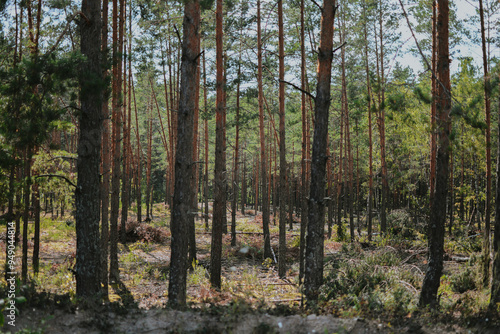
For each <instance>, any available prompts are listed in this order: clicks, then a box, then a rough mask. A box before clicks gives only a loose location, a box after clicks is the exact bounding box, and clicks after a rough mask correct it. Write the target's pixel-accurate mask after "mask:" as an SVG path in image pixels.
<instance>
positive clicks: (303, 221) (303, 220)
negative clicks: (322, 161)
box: [299, 0, 308, 284]
mask: <svg viewBox="0 0 500 334" xmlns="http://www.w3.org/2000/svg"><path fill="white" fill-rule="evenodd" d="M304 2H305V0H301V1H300V55H301V56H300V59H301V62H300V88H301V89H302V95H301V100H300V101H301V102H300V109H301V112H302V150H301V153H302V157H301V160H300V167H301V191H300V192H301V196H300V197H299V199H300V245H299V252H300V253H299V284H300V283H301V282H302V279H303V278H304V261H305V250H306V231H307V200H306V198H307V195H306V194H307V162H306V160H307V149H308V145H307V135H308V132H307V109H306V108H307V107H306V94H305V91H306V89H307V85H306V75H307V73H306V39H305V19H304V15H305V13H304V12H305V8H304V7H305V3H304Z"/></svg>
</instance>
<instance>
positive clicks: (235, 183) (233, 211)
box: [231, 41, 241, 246]
mask: <svg viewBox="0 0 500 334" xmlns="http://www.w3.org/2000/svg"><path fill="white" fill-rule="evenodd" d="M240 77H241V41H240V50H239V59H238V74H237V79H236V80H237V84H236V120H235V122H236V138H235V141H234V163H233V198H232V203H231V246H236V210H237V202H238V166H239V147H240V81H241V80H240Z"/></svg>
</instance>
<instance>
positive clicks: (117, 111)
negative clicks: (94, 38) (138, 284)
mask: <svg viewBox="0 0 500 334" xmlns="http://www.w3.org/2000/svg"><path fill="white" fill-rule="evenodd" d="M122 1H123V0H120V7H121V2H122ZM119 12H120V8H119V7H118V0H113V78H112V88H113V92H112V108H113V110H112V136H113V143H112V145H113V147H112V156H113V161H112V169H113V173H112V176H111V214H110V247H109V253H110V254H109V255H110V264H109V279H110V281H111V282H118V280H119V276H120V272H119V268H118V211H119V208H120V175H121V171H120V160H121V156H120V153H121V152H120V147H121V122H122V118H121V116H122V111H121V104H122V96H121V87H122V78H121V57H120V49H121V48H120V46H119V44H120V43H119V34H118V25H119V24H118V16H119Z"/></svg>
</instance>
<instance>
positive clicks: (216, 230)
mask: <svg viewBox="0 0 500 334" xmlns="http://www.w3.org/2000/svg"><path fill="white" fill-rule="evenodd" d="M215 17H216V19H215V22H216V32H215V33H216V36H215V42H216V66H217V74H216V88H217V92H216V95H217V96H216V108H215V171H214V174H215V175H214V185H215V189H214V204H213V221H212V242H211V256H210V284H211V285H212V287H214V288H217V289H220V288H221V269H222V268H221V265H222V263H221V261H222V231H223V224H224V223H225V216H226V214H225V212H226V188H225V185H226V182H225V181H224V178H225V171H226V166H225V160H226V159H225V154H226V152H225V150H224V145H225V144H224V141H225V140H224V63H223V58H222V0H217V8H216V13H215Z"/></svg>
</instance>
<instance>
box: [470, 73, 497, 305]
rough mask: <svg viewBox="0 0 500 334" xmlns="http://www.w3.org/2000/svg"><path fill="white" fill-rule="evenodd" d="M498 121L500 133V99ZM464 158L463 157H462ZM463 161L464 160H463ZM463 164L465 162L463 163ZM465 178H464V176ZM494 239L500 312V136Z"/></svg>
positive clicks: (494, 284)
mask: <svg viewBox="0 0 500 334" xmlns="http://www.w3.org/2000/svg"><path fill="white" fill-rule="evenodd" d="M499 79H500V74H499ZM498 103H499V109H498V121H497V130H498V133H500V98H499V99H498ZM462 157H463V155H462ZM462 161H463V158H462ZM462 164H463V162H462ZM462 173H463V172H462ZM462 178H463V176H462ZM494 231H495V233H494V237H493V254H494V257H493V273H492V276H493V277H492V278H493V279H492V282H491V296H490V304H489V307H490V309H491V310H493V311H496V312H498V306H499V305H500V251H499V250H500V136H499V137H498V139H497V167H496V189H495V229H494Z"/></svg>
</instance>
